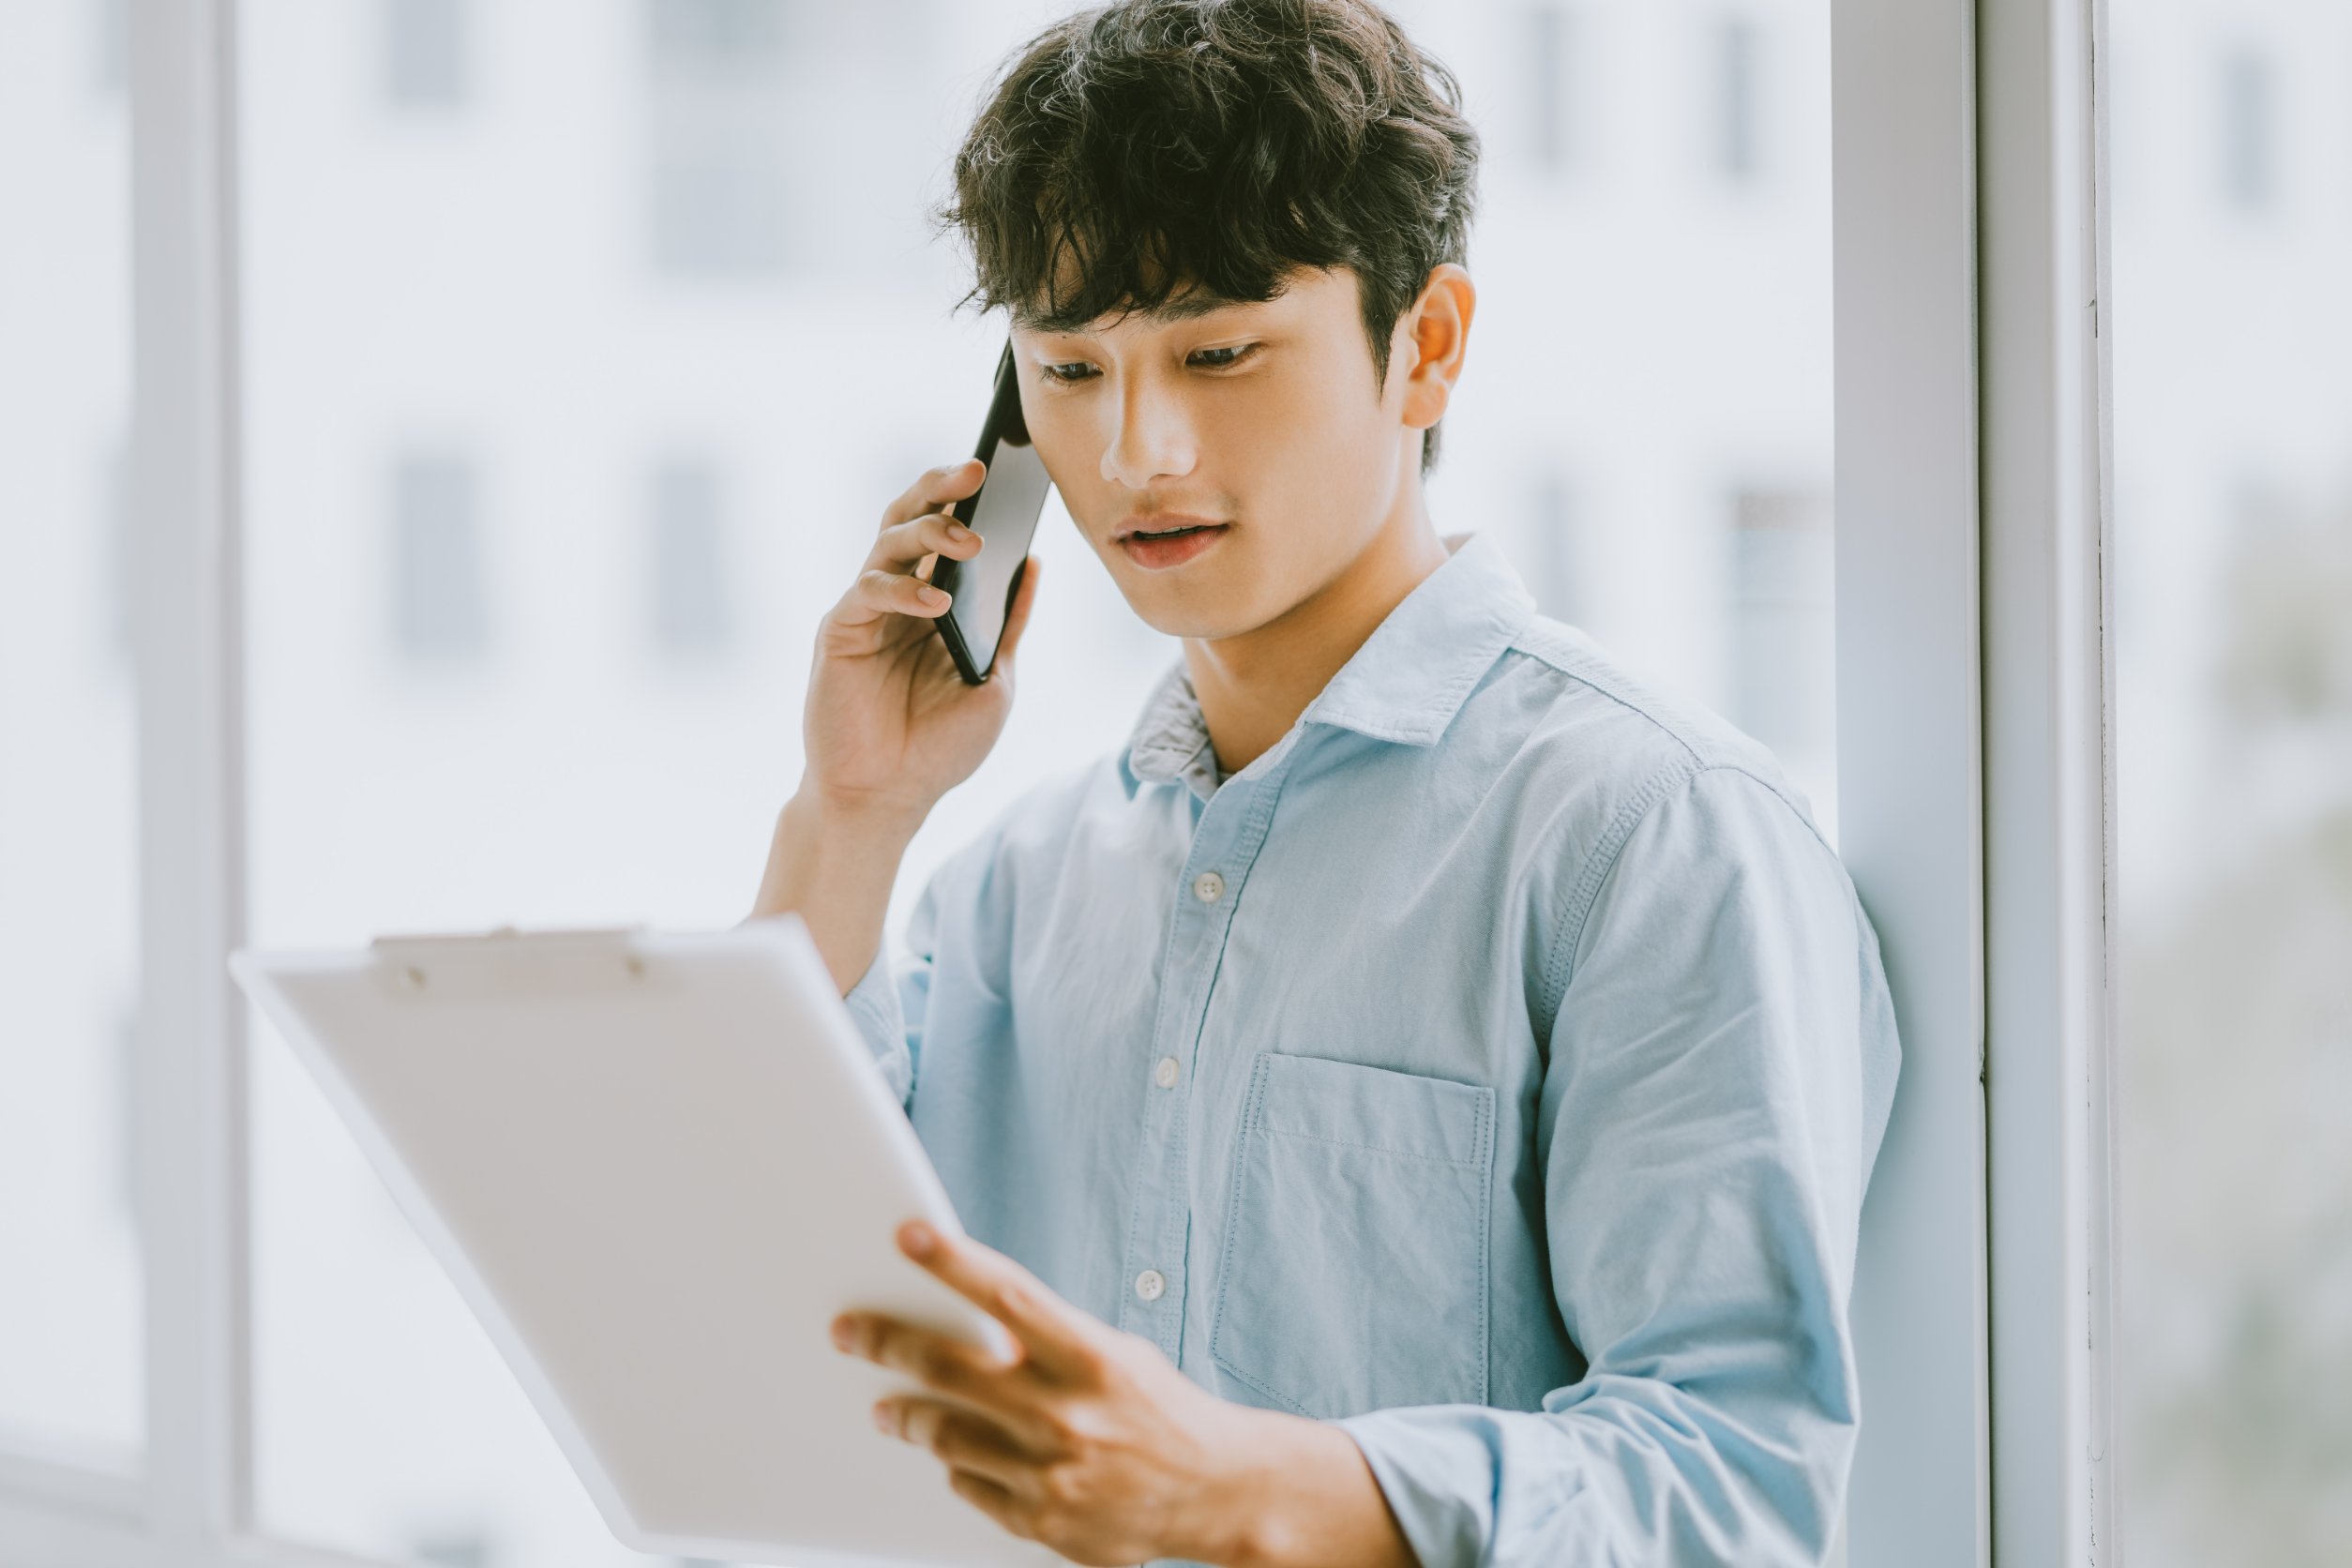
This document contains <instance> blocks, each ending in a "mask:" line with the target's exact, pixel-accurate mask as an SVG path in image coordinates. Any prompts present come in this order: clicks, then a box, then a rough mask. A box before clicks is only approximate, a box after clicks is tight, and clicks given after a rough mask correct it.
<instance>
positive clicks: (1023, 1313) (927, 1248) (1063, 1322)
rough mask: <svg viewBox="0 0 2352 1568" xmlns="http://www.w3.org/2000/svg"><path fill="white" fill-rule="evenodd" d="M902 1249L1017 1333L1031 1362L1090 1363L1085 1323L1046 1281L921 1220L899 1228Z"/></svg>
mask: <svg viewBox="0 0 2352 1568" xmlns="http://www.w3.org/2000/svg"><path fill="white" fill-rule="evenodd" d="M898 1246H899V1250H901V1251H902V1252H904V1253H905V1254H906V1255H907V1256H908V1257H909V1258H912V1259H914V1260H915V1261H916V1262H917V1263H920V1264H922V1265H923V1267H924V1268H925V1269H927V1271H929V1272H930V1273H931V1274H934V1275H936V1276H937V1277H938V1278H939V1279H940V1280H941V1281H942V1282H943V1283H944V1284H945V1285H946V1286H947V1288H948V1289H951V1290H954V1291H955V1292H956V1293H957V1295H959V1296H961V1297H963V1298H964V1299H965V1300H966V1301H969V1302H971V1303H972V1304H973V1305H975V1306H977V1307H979V1308H980V1309H981V1310H982V1311H983V1312H986V1313H987V1314H988V1316H989V1317H991V1318H994V1319H996V1320H997V1321H998V1322H1000V1323H1003V1325H1004V1326H1005V1327H1006V1328H1008V1329H1011V1330H1012V1331H1013V1336H1014V1337H1015V1338H1016V1339H1018V1340H1019V1341H1020V1343H1021V1346H1022V1349H1025V1350H1026V1351H1027V1352H1028V1354H1029V1358H1030V1359H1031V1360H1033V1361H1034V1362H1037V1363H1038V1364H1041V1365H1043V1366H1044V1367H1046V1368H1047V1369H1048V1371H1055V1372H1068V1371H1073V1370H1077V1369H1078V1368H1079V1367H1081V1366H1084V1365H1086V1364H1089V1363H1091V1361H1092V1359H1093V1347H1092V1345H1091V1343H1090V1340H1089V1336H1088V1334H1087V1333H1086V1319H1084V1318H1083V1317H1082V1316H1081V1315H1080V1314H1079V1313H1078V1310H1077V1309H1076V1308H1075V1307H1073V1306H1071V1305H1070V1304H1068V1303H1067V1302H1064V1301H1063V1299H1062V1298H1061V1297H1059V1296H1057V1295H1055V1294H1054V1293H1053V1292H1052V1291H1051V1290H1049V1289H1047V1288H1046V1286H1045V1282H1044V1281H1042V1280H1040V1279H1038V1278H1037V1276H1036V1275H1034V1274H1031V1273H1030V1272H1029V1271H1028V1270H1027V1269H1024V1268H1022V1267H1021V1266H1020V1265H1019V1264H1018V1263H1016V1262H1014V1261H1013V1260H1012V1259H1010V1258H1007V1257H1005V1256H1004V1254H1003V1253H1001V1252H997V1251H995V1250H993V1249H991V1248H989V1247H985V1246H982V1245H981V1244H979V1243H978V1242H975V1241H973V1240H972V1238H971V1237H969V1236H948V1235H942V1233H941V1232H940V1231H938V1230H935V1229H932V1228H931V1227H930V1226H929V1225H927V1224H925V1223H924V1222H923V1221H922V1220H919V1219H917V1220H909V1221H908V1222H907V1223H906V1224H904V1225H902V1226H900V1227H899V1228H898Z"/></svg>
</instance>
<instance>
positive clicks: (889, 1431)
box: [874, 1405, 898, 1438]
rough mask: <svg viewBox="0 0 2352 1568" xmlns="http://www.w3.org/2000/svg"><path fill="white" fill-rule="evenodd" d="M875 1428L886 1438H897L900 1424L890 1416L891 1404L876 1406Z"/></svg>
mask: <svg viewBox="0 0 2352 1568" xmlns="http://www.w3.org/2000/svg"><path fill="white" fill-rule="evenodd" d="M874 1430H875V1431H877V1432H880V1433H881V1434H882V1436H884V1437H886V1438H895V1437H897V1435H898V1424H897V1422H896V1421H893V1420H892V1419H891V1418H890V1407H889V1406H887V1405H877V1406H875V1407H874Z"/></svg>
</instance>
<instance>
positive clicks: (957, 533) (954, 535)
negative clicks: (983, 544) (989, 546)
mask: <svg viewBox="0 0 2352 1568" xmlns="http://www.w3.org/2000/svg"><path fill="white" fill-rule="evenodd" d="M947 536H948V537H949V538H951V539H953V540H955V541H956V542H957V544H961V543H963V542H964V541H965V540H966V539H970V538H976V537H978V535H975V534H973V533H972V530H971V529H969V528H966V527H965V526H964V525H963V524H962V523H960V522H951V523H949V524H948V525H947Z"/></svg>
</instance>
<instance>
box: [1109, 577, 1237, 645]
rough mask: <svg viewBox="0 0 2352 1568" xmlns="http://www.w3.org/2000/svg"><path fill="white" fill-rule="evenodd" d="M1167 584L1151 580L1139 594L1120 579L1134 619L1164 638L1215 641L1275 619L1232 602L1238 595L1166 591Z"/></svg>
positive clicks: (1122, 593) (1213, 592)
mask: <svg viewBox="0 0 2352 1568" xmlns="http://www.w3.org/2000/svg"><path fill="white" fill-rule="evenodd" d="M1169 586H1172V585H1169V584H1163V583H1159V582H1153V583H1150V584H1148V585H1146V587H1145V590H1144V591H1143V592H1141V593H1138V592H1135V591H1134V590H1132V589H1130V588H1129V586H1128V585H1127V584H1126V583H1125V582H1121V583H1120V584H1119V591H1120V594H1121V595H1122V596H1123V597H1124V598H1125V599H1126V601H1127V608H1128V609H1129V610H1132V611H1135V613H1136V618H1137V619H1138V620H1139V621H1141V622H1142V623H1143V624H1144V625H1145V626H1150V627H1151V628H1152V629H1153V631H1155V632H1158V633H1159V634H1160V635H1162V636H1163V637H1187V638H1198V639H1199V640H1200V641H1204V642H1214V641H1217V640H1218V639H1219V638H1226V637H1238V636H1240V635H1241V634H1242V633H1244V632H1245V631H1254V630H1256V629H1257V628H1258V627H1259V626H1263V625H1265V624H1266V622H1268V621H1270V620H1272V619H1273V618H1274V617H1273V616H1272V615H1270V614H1260V613H1255V612H1254V611H1255V610H1256V608H1257V607H1255V606H1250V605H1237V604H1235V603H1233V602H1232V600H1233V598H1235V597H1238V596H1226V595H1222V594H1219V593H1217V592H1216V591H1215V590H1214V588H1210V589H1208V591H1206V592H1198V591H1196V592H1192V593H1169V592H1167V591H1166V590H1167V588H1168V587H1169ZM1188 586H1189V585H1188ZM1153 590H1158V591H1156V592H1154V591H1153Z"/></svg>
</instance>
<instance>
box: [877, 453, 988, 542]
mask: <svg viewBox="0 0 2352 1568" xmlns="http://www.w3.org/2000/svg"><path fill="white" fill-rule="evenodd" d="M984 472H985V471H984V470H983V469H982V467H981V464H980V460H979V459H978V458H966V459H965V460H963V461H961V462H957V463H949V464H947V465H946V466H945V467H943V468H934V469H931V470H929V471H928V472H927V473H925V474H924V475H923V476H922V477H921V478H919V479H917V480H915V482H914V483H913V484H912V485H909V486H908V487H907V488H906V489H905V490H900V491H899V492H898V495H897V499H896V500H894V501H892V502H891V504H890V505H887V506H885V507H883V508H882V527H884V528H888V527H890V526H892V525H893V524H895V523H901V522H904V521H906V520H907V519H909V518H911V517H916V516H919V515H921V514H922V513H924V512H933V511H937V510H938V509H939V508H940V507H942V506H943V505H947V504H948V503H949V502H951V501H961V500H962V499H963V498H964V497H965V496H967V495H970V494H971V493H972V491H973V490H978V489H979V488H980V479H981V475H982V474H983V473H984Z"/></svg>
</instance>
